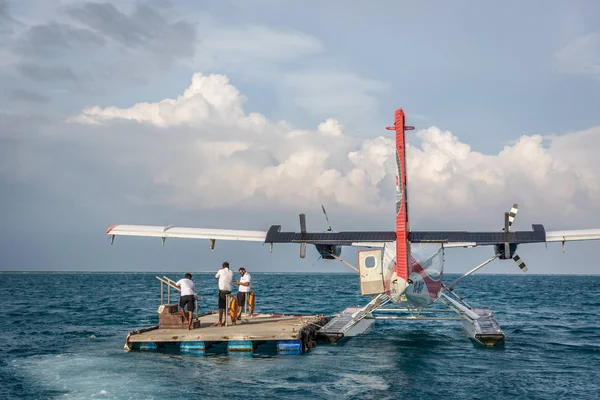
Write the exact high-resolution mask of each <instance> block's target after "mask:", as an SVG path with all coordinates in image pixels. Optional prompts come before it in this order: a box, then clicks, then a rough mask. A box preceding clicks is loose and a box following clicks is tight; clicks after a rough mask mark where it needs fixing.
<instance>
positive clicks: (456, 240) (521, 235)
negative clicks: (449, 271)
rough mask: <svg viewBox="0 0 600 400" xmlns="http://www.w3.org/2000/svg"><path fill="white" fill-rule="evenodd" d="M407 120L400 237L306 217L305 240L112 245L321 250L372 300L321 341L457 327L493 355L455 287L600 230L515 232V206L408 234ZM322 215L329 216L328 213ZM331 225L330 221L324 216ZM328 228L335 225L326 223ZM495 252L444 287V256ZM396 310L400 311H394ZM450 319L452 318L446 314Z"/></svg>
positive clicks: (487, 323)
mask: <svg viewBox="0 0 600 400" xmlns="http://www.w3.org/2000/svg"><path fill="white" fill-rule="evenodd" d="M405 118H406V116H405V113H404V111H403V110H402V109H401V108H400V109H397V110H396V111H395V114H394V125H393V126H389V127H387V128H386V129H387V130H391V131H395V136H396V138H395V139H396V142H395V146H396V166H397V175H396V199H395V200H396V216H395V219H396V229H395V231H348V232H334V231H333V230H332V229H331V226H329V229H328V230H327V231H326V232H308V231H307V229H306V217H305V214H300V216H299V217H300V218H299V219H300V232H285V231H282V230H281V225H273V226H271V227H270V228H268V230H266V231H248V230H229V229H206V228H189V227H179V226H149V225H113V226H111V227H109V228H108V230H107V231H106V233H107V234H108V235H109V238H110V242H111V244H112V243H113V242H114V239H115V236H144V237H158V238H161V239H162V244H163V246H164V244H165V240H166V239H167V238H169V239H171V238H190V239H205V240H206V239H207V240H208V241H209V247H210V249H211V250H214V248H215V243H216V241H220V240H241V241H252V242H260V243H263V244H268V245H269V248H270V251H271V252H272V251H273V246H274V245H275V244H283V243H288V244H289V243H292V244H296V245H299V246H300V257H301V258H305V257H306V247H307V245H314V246H315V247H316V250H317V251H318V253H319V254H320V256H321V257H322V258H323V259H327V260H334V259H335V260H339V261H341V262H343V263H344V264H345V265H347V266H349V267H350V268H352V269H354V270H355V271H357V272H358V275H359V281H360V293H361V295H363V296H371V297H372V299H371V300H370V301H369V302H368V304H367V305H365V306H364V307H348V308H347V309H346V310H344V311H343V312H342V313H340V314H339V315H338V316H337V317H336V318H333V319H332V320H331V321H330V322H329V323H327V325H325V326H323V327H322V329H321V333H322V334H324V335H326V336H327V337H329V338H332V340H337V339H339V338H341V337H346V336H347V337H351V336H355V335H357V334H360V333H363V332H364V331H365V330H366V329H367V328H369V327H370V326H371V325H372V324H373V323H374V322H375V320H377V319H386V320H390V319H395V320H404V321H410V320H414V321H419V320H457V321H462V326H463V328H464V330H465V332H466V333H467V335H468V337H470V338H471V339H472V340H473V341H474V342H476V343H479V344H482V345H484V346H488V347H493V346H496V345H497V344H499V343H503V342H504V339H505V334H504V332H503V331H502V329H501V328H500V326H499V324H498V322H497V321H496V319H495V318H494V315H493V313H492V311H491V310H490V309H489V308H476V307H472V306H471V305H469V304H468V303H467V302H466V300H465V299H464V298H463V297H461V296H459V295H458V294H457V293H456V292H455V286H456V285H457V284H458V283H459V282H460V281H462V280H463V279H464V278H466V277H467V276H469V275H471V274H473V273H474V272H476V271H478V270H479V269H481V268H483V267H484V266H486V265H488V264H489V263H491V262H492V261H494V260H497V259H499V260H513V261H514V262H515V263H516V265H517V266H518V267H519V268H520V269H521V270H522V271H523V272H527V265H526V264H525V262H524V261H523V260H522V259H521V258H520V257H519V255H518V254H517V248H518V246H519V245H521V244H530V243H553V242H558V243H562V246H563V251H564V250H565V246H566V243H567V242H571V241H585V240H599V239H600V229H583V230H563V231H546V230H545V228H544V226H543V225H541V224H534V225H532V229H531V230H530V231H513V230H511V228H512V226H513V223H514V221H515V217H516V215H517V212H518V210H519V208H518V205H517V204H514V205H513V207H512V208H511V210H510V211H509V212H506V213H505V214H504V228H503V229H502V231H497V232H467V231H414V230H411V229H410V226H409V212H408V205H409V204H408V196H407V174H406V141H405V138H406V131H410V130H413V129H414V127H413V126H407V125H405ZM323 212H325V209H324V208H323ZM325 217H326V218H327V213H326V212H325ZM327 222H329V219H328V218H327ZM344 246H353V247H360V248H364V250H360V251H358V263H357V264H358V266H357V267H355V266H353V265H352V264H350V263H349V262H347V261H346V260H343V259H342V258H341V252H342V248H343V247H344ZM479 246H489V247H490V248H491V249H492V250H493V253H492V256H491V257H490V258H488V259H487V260H485V261H484V262H482V263H481V264H479V265H477V266H476V267H474V268H472V269H471V270H469V271H468V272H466V273H464V274H463V275H461V276H460V277H458V278H456V279H454V280H453V281H451V282H444V280H443V277H444V276H443V267H444V253H445V251H446V249H451V248H459V247H463V248H473V247H479ZM393 307H395V308H393ZM444 313H446V314H444Z"/></svg>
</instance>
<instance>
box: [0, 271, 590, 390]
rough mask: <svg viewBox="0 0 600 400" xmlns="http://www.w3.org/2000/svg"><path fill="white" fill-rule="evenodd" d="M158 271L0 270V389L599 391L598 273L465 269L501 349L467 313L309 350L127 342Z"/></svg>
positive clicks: (295, 295)
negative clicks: (133, 345)
mask: <svg viewBox="0 0 600 400" xmlns="http://www.w3.org/2000/svg"><path fill="white" fill-rule="evenodd" d="M165 274H166V275H168V276H170V277H172V278H173V279H179V278H180V277H181V275H182V274H178V273H171V272H170V273H165ZM155 275H163V274H162V273H160V274H157V273H123V274H103V273H2V274H0V304H1V307H0V321H1V332H0V343H1V346H0V398H1V399H10V398H28V399H38V398H40V399H47V398H61V399H182V398H188V399H191V398H243V399H254V398H257V399H260V398H284V397H285V398H291V399H294V398H298V399H305V398H310V399H338V398H355V399H358V398H360V399H371V398H377V399H397V398H402V399H440V398H455V399H514V398H519V399H567V398H573V399H575V398H576V399H598V398H600V322H599V318H600V277H599V276H534V275H475V276H472V277H470V278H468V279H465V280H464V281H463V282H461V284H460V285H459V286H457V288H456V290H457V292H458V293H459V294H460V295H463V296H464V297H465V298H466V299H467V301H468V302H469V303H470V304H471V305H473V306H482V307H490V308H491V309H492V310H493V311H494V313H495V315H496V319H497V321H498V322H499V324H500V326H501V327H502V328H503V330H504V332H505V334H506V335H507V338H506V341H505V344H504V346H502V347H500V348H494V349H488V348H483V347H480V346H476V345H474V344H473V343H472V342H471V341H470V340H469V339H468V338H467V337H466V336H465V334H464V333H463V332H462V330H461V327H460V323H459V322H452V321H446V322H432V321H421V322H412V321H411V322H408V321H402V322H400V321H396V322H394V321H377V322H376V324H375V325H374V327H373V328H372V329H371V330H369V331H368V332H367V333H365V334H364V335H362V336H359V337H355V338H353V339H350V340H348V341H347V342H345V343H343V344H333V345H329V344H320V345H319V346H317V347H316V348H314V349H312V350H311V351H309V352H308V353H306V354H304V355H299V356H277V355H273V356H268V355H262V356H256V357H239V356H237V357H236V356H227V355H207V356H203V357H194V356H185V355H179V354H169V353H150V352H125V351H124V350H123V344H124V343H125V338H126V336H127V333H128V332H129V331H131V330H133V329H136V328H141V327H145V326H151V325H155V324H156V323H157V322H158V314H157V312H156V309H157V307H158V305H159V300H160V292H159V289H160V286H159V283H158V281H157V280H156V279H155ZM451 278H452V277H451V276H450V277H449V278H448V279H451ZM194 280H195V282H196V285H197V287H198V289H199V290H198V291H199V292H200V294H201V295H203V296H204V301H203V303H201V310H202V311H204V310H214V309H215V308H216V304H217V295H216V281H215V280H214V279H213V278H212V274H195V276H194ZM253 289H254V290H255V291H256V293H257V308H256V311H257V312H290V313H291V312H294V313H323V314H333V313H336V312H339V311H341V310H343V309H344V308H345V307H347V306H351V305H363V304H365V303H366V302H367V301H368V298H363V297H361V296H360V295H359V294H358V280H357V277H356V276H355V275H341V274H267V273H262V274H261V273H254V274H253ZM177 298H178V297H177V295H175V296H174V300H175V299H177Z"/></svg>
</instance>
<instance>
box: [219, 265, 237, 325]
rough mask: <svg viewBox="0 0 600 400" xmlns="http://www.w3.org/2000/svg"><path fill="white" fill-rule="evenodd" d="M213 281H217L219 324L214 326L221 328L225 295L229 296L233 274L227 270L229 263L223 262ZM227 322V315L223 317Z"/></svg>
mask: <svg viewBox="0 0 600 400" xmlns="http://www.w3.org/2000/svg"><path fill="white" fill-rule="evenodd" d="M215 279H218V280H219V322H218V323H216V324H215V326H223V314H225V308H226V300H227V295H228V294H231V281H232V280H233V272H231V271H230V270H229V263H228V262H227V261H225V262H224V263H223V265H221V269H220V270H219V272H217V274H216V275H215ZM225 320H227V315H225Z"/></svg>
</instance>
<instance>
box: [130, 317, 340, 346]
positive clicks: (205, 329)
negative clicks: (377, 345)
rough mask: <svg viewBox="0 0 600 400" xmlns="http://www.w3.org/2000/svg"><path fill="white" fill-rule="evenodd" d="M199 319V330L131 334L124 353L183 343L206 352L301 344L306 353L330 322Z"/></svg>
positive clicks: (147, 330) (155, 329)
mask: <svg viewBox="0 0 600 400" xmlns="http://www.w3.org/2000/svg"><path fill="white" fill-rule="evenodd" d="M198 319H199V321H200V322H199V324H198V323H197V322H196V323H195V325H196V326H198V325H199V328H195V329H191V330H187V329H181V328H169V329H160V328H159V327H158V326H154V327H150V328H145V329H139V330H136V331H133V332H130V333H129V335H128V336H127V341H126V344H125V349H127V350H131V349H138V348H141V349H144V348H145V349H156V348H158V347H161V345H165V344H174V343H175V344H177V343H179V344H181V342H186V343H188V342H198V343H200V342H204V343H205V344H207V346H206V347H207V348H208V347H210V346H209V344H210V345H215V344H217V343H218V342H240V343H242V344H243V342H245V343H246V344H247V346H250V347H251V348H252V343H254V345H256V344H257V343H260V342H269V341H271V342H274V343H277V342H280V341H282V342H284V341H298V343H300V344H301V345H302V348H303V350H307V349H309V348H311V347H313V346H314V345H316V335H317V331H318V330H319V329H320V327H322V326H323V325H325V324H326V323H327V322H328V321H329V318H328V317H324V316H323V315H285V314H254V315H252V316H251V317H250V316H247V315H243V316H242V320H241V321H237V323H236V324H235V325H229V326H222V327H216V326H214V325H215V324H216V323H217V321H218V314H217V313H209V314H204V315H201V316H200V317H199V318H198ZM229 323H231V321H230V320H229ZM248 343H250V344H248ZM229 344H230V345H231V343H229ZM254 347H255V346H254ZM230 350H231V346H230Z"/></svg>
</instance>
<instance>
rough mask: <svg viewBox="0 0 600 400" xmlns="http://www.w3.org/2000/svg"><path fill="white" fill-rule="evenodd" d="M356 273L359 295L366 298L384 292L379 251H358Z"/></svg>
mask: <svg viewBox="0 0 600 400" xmlns="http://www.w3.org/2000/svg"><path fill="white" fill-rule="evenodd" d="M358 271H359V275H360V294H362V295H363V296H367V295H370V294H380V293H383V292H385V286H384V284H383V258H382V256H381V250H363V251H359V252H358Z"/></svg>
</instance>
